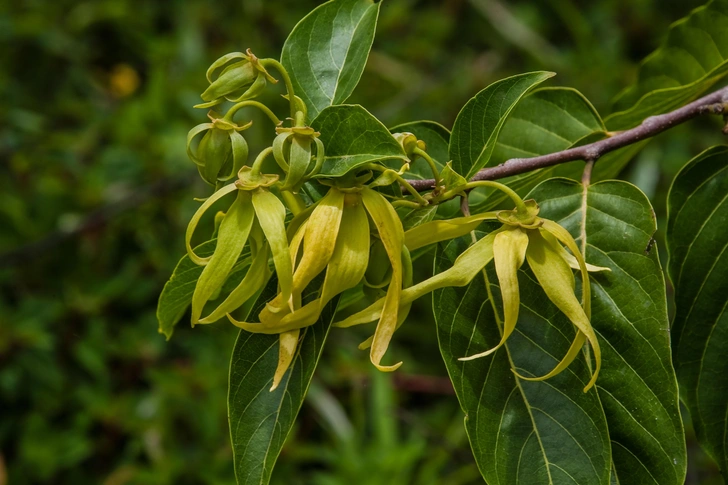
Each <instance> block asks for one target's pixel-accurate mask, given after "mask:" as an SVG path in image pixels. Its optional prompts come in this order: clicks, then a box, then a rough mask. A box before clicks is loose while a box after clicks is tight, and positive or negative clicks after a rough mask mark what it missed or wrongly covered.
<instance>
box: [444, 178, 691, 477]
mask: <svg viewBox="0 0 728 485" xmlns="http://www.w3.org/2000/svg"><path fill="white" fill-rule="evenodd" d="M529 197H534V198H535V199H536V200H537V201H538V202H539V204H540V206H541V215H543V216H544V217H548V218H551V219H553V220H556V221H557V222H559V223H560V224H562V225H563V226H564V227H566V228H567V229H568V230H569V231H570V232H571V233H572V235H574V237H575V238H577V241H578V242H579V243H580V244H581V245H582V247H583V245H585V246H586V255H587V261H588V262H590V263H592V264H596V265H600V266H607V267H609V268H611V272H607V273H595V274H592V275H591V284H592V324H593V325H594V328H595V330H596V332H597V335H598V336H599V341H600V345H601V349H602V355H603V367H602V371H601V374H600V376H599V380H598V381H597V392H594V391H590V392H589V393H587V394H585V395H584V394H581V387H580V386H582V385H583V383H584V382H585V379H586V377H585V361H584V360H583V358H580V359H578V360H577V361H576V362H575V363H574V364H572V365H571V366H570V367H569V369H567V370H566V371H565V372H564V373H562V374H560V375H559V376H557V377H555V378H553V379H551V380H549V381H546V382H543V383H529V382H519V380H518V379H517V378H515V377H514V376H513V374H512V373H511V372H510V364H509V357H510V358H511V359H513V361H514V363H515V365H516V366H518V368H519V370H520V369H526V370H528V372H530V373H533V374H540V373H543V372H544V371H545V370H549V369H550V367H552V366H553V365H554V363H555V358H560V357H561V356H562V355H563V354H564V352H565V350H566V347H568V343H569V340H568V339H570V338H571V336H572V335H573V330H572V329H571V326H570V324H569V323H568V322H566V321H565V318H564V317H563V315H561V313H560V312H558V311H557V310H556V309H555V308H554V307H553V305H552V304H551V303H550V302H549V301H548V299H546V298H544V295H543V290H541V288H540V287H538V286H537V285H536V284H535V282H534V280H533V277H532V276H531V274H530V271H529V270H524V271H521V273H520V274H519V283H520V285H521V304H522V306H521V316H520V317H519V321H518V325H517V330H516V333H515V334H514V335H512V336H511V338H510V339H509V341H508V343H507V345H506V349H503V350H500V351H498V352H496V354H495V355H494V356H492V357H486V358H484V359H480V361H477V360H476V361H474V362H466V363H462V362H458V361H457V360H455V358H456V357H459V356H461V355H464V354H465V353H468V354H471V353H474V352H476V351H479V350H482V349H485V348H488V347H490V346H493V345H495V344H496V343H497V341H498V339H499V338H500V334H499V332H498V327H497V326H496V323H495V321H494V317H493V310H492V306H491V303H490V298H487V293H486V292H485V288H484V286H483V281H482V278H479V279H477V281H473V283H471V285H470V286H469V287H467V288H464V289H457V290H454V289H449V290H445V291H442V292H440V293H439V294H436V296H435V308H436V316H437V324H438V332H439V337H440V345H441V350H442V352H443V356H444V357H445V362H446V364H447V366H448V370H449V372H450V375H451V378H452V380H453V383H454V385H455V388H456V390H457V392H458V395H459V398H460V401H461V405H462V406H463V408H464V410H465V412H466V414H467V415H468V416H469V418H468V419H467V421H466V427H467V429H468V433H469V436H470V439H471V442H472V443H473V450H474V453H475V456H476V459H477V460H478V462H479V464H480V467H481V471H482V472H483V475H484V477H485V478H486V480H488V481H489V483H491V482H492V483H498V482H500V483H517V480H519V479H521V480H524V481H525V482H526V483H533V484H535V485H538V484H540V483H547V484H548V483H579V484H580V485H582V484H591V483H599V484H601V483H605V484H606V483H610V480H611V483H620V484H622V485H625V484H635V485H637V484H639V485H644V484H657V485H682V484H683V483H684V479H685V462H686V457H685V442H684V435H683V430H682V422H681V420H680V413H679V407H678V402H677V387H676V384H675V377H674V372H673V370H672V366H671V362H670V347H669V335H668V332H667V328H668V324H667V310H666V301H665V288H664V279H663V276H662V271H661V269H660V265H659V259H658V256H657V249H656V248H654V247H652V248H651V250H650V251H646V248H647V246H648V244H649V242H650V240H651V236H652V234H653V233H654V231H655V221H654V218H653V215H652V208H651V207H650V205H649V202H648V200H647V199H646V198H645V197H644V195H643V194H642V193H641V192H639V190H638V189H636V188H635V187H634V186H632V185H630V184H627V183H624V182H601V183H597V184H594V185H592V186H590V187H589V189H588V191H587V192H586V194H585V193H584V189H583V186H582V185H581V184H579V183H576V182H574V181H570V180H565V179H553V180H550V181H547V182H545V183H543V184H541V185H539V186H538V187H537V188H536V189H535V190H533V191H532V192H531V194H530V195H529ZM445 254H448V255H450V257H449V258H447V259H445V258H443V257H442V256H440V258H438V261H439V263H440V269H442V268H443V267H445V266H447V264H448V262H447V261H448V260H450V261H451V260H452V257H454V256H456V255H457V251H452V250H451V251H446V252H445ZM488 277H489V281H490V283H491V291H492V294H493V296H494V297H495V300H496V303H497V305H496V306H497V307H498V308H499V311H502V310H500V298H499V295H500V293H499V290H498V288H497V286H496V283H497V279H496V277H495V274H494V272H493V271H492V270H491V269H489V271H488ZM486 299H487V301H486V302H485V303H483V301H484V300H486ZM438 303H439V304H438ZM453 314H456V315H457V316H455V317H454V318H453V316H452V315H453ZM478 362H480V363H479V364H478ZM522 372H523V371H522ZM540 386H543V387H540ZM528 409H538V410H544V411H545V412H546V413H548V414H549V415H552V416H554V419H555V421H553V420H552V421H547V420H545V419H544V420H541V421H539V420H538V419H535V420H534V419H532V418H531V416H532V415H535V416H537V417H541V415H540V414H539V413H540V411H539V412H537V413H536V414H529V413H528ZM585 413H586V414H585ZM585 415H588V416H590V417H591V418H592V419H593V421H591V420H587V419H585V418H584V416H585ZM473 416H477V417H480V416H482V417H480V418H479V419H473ZM605 418H606V423H605V422H604V421H603V420H604V419H605ZM554 423H558V424H559V425H560V426H555V425H554ZM604 426H608V433H607V430H606V429H605V428H604ZM565 430H568V432H569V434H570V436H569V435H566V436H564V437H561V436H560V433H564V432H565ZM531 433H538V434H539V437H540V440H539V441H537V442H535V443H531V440H530V438H528V436H530V435H531ZM607 436H608V437H609V438H608V439H606V437H607ZM605 439H606V441H605ZM610 440H611V443H610ZM577 445H578V446H577ZM495 450H498V451H495ZM521 450H524V451H523V453H521ZM526 453H528V454H526ZM610 455H611V459H610V458H609V457H610ZM544 456H545V457H546V458H544ZM514 457H522V458H521V459H520V461H519V460H518V459H517V458H514ZM546 460H548V463H549V465H548V466H547V467H546V466H544V462H545V461H546ZM538 465H541V466H542V468H539V469H538V470H534V469H533V468H534V467H537V466H538ZM592 466H593V467H594V468H592ZM610 468H613V469H614V470H615V473H616V475H617V478H618V482H617V480H616V478H615V477H614V476H612V477H611V479H610ZM546 470H549V471H550V472H552V474H551V477H550V479H551V481H549V476H548V475H547V473H546ZM564 472H566V473H569V475H571V477H572V479H571V481H570V479H569V478H568V477H567V476H565V475H563V473H564ZM526 474H529V475H526ZM575 474H578V475H575ZM527 476H532V477H533V478H530V479H525V478H521V477H527Z"/></svg>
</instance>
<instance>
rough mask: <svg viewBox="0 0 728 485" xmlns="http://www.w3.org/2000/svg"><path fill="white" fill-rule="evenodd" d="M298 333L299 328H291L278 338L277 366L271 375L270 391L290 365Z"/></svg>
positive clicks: (279, 381)
mask: <svg viewBox="0 0 728 485" xmlns="http://www.w3.org/2000/svg"><path fill="white" fill-rule="evenodd" d="M300 333H301V331H300V330H291V331H290V332H285V333H282V334H281V335H280V337H279V338H278V367H277V368H276V373H275V375H274V376H273V385H272V386H271V388H270V392H273V391H275V390H276V388H277V387H278V384H280V383H281V379H283V375H284V374H285V373H286V371H287V370H288V368H289V367H290V366H291V362H293V357H294V356H295V355H296V347H298V336H299V334H300Z"/></svg>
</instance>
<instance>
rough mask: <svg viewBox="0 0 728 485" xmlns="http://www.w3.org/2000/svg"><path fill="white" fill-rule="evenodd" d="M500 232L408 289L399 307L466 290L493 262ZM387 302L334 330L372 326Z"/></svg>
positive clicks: (481, 240)
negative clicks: (433, 295) (442, 292)
mask: <svg viewBox="0 0 728 485" xmlns="http://www.w3.org/2000/svg"><path fill="white" fill-rule="evenodd" d="M498 232H500V230H499V231H494V232H491V233H490V234H488V235H487V236H485V237H484V238H483V239H480V240H479V241H477V242H475V243H474V244H473V245H471V246H470V247H469V248H468V249H466V250H465V251H463V252H462V254H460V256H458V258H457V259H456V260H455V263H454V264H453V265H452V267H451V268H449V269H447V270H445V271H443V272H442V273H438V274H436V275H434V276H432V277H431V278H428V279H426V280H425V281H422V282H421V283H418V284H416V285H414V286H412V287H409V288H405V289H404V290H403V291H402V295H401V297H400V305H405V304H407V303H411V302H413V301H415V300H416V299H417V298H420V297H421V296H424V295H426V294H427V293H430V292H431V291H435V290H438V289H440V288H445V287H448V286H465V285H467V284H468V283H470V281H472V279H473V278H474V277H475V275H477V274H478V273H479V272H480V271H481V270H482V269H483V268H484V267H485V265H487V264H488V263H489V262H490V260H492V259H493V241H494V240H495V236H496V234H498ZM383 308H384V298H380V299H379V300H377V301H375V302H374V303H372V304H371V305H369V306H368V307H367V308H365V309H364V310H362V311H360V312H357V313H355V314H353V315H351V316H349V317H348V318H346V319H344V320H342V321H340V322H336V323H334V326H335V327H339V328H346V327H352V326H354V325H361V324H364V323H369V322H373V321H374V320H376V319H378V318H379V317H380V315H381V314H382V309H383Z"/></svg>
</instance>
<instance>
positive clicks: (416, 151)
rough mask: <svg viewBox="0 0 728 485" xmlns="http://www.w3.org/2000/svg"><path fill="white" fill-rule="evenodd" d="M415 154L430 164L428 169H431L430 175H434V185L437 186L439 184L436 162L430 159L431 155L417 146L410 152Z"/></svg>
mask: <svg viewBox="0 0 728 485" xmlns="http://www.w3.org/2000/svg"><path fill="white" fill-rule="evenodd" d="M412 153H414V154H415V155H419V156H421V157H422V158H424V159H425V161H426V162H427V164H428V165H429V166H430V170H431V171H432V176H433V177H435V179H434V180H435V187H438V186H439V185H440V171H439V170H438V169H437V164H436V163H435V161H434V160H433V159H432V157H431V156H430V155H429V154H428V153H427V152H426V151H424V150H421V149H419V148H415V149H414V151H413V152H412Z"/></svg>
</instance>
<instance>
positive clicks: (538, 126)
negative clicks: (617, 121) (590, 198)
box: [470, 87, 646, 212]
mask: <svg viewBox="0 0 728 485" xmlns="http://www.w3.org/2000/svg"><path fill="white" fill-rule="evenodd" d="M605 136H606V128H605V127H604V123H603V122H602V119H601V118H600V116H599V114H598V113H597V111H596V110H595V109H594V107H593V106H592V104H591V103H590V102H589V100H587V99H586V98H585V97H584V96H583V95H582V94H581V93H580V92H579V91H577V90H575V89H571V88H563V87H554V88H540V89H536V90H534V91H533V92H531V93H529V94H528V95H526V96H525V97H524V98H523V99H522V100H521V101H520V102H519V103H518V105H516V107H515V108H514V109H513V112H512V113H511V115H510V116H509V117H508V119H507V120H506V123H505V125H504V126H503V129H502V130H501V133H500V135H499V137H498V141H497V143H496V147H495V150H494V152H493V157H492V159H491V161H490V162H489V163H488V165H490V166H494V165H498V164H501V163H504V162H506V161H507V160H509V159H511V158H529V157H535V156H539V155H545V154H548V153H553V152H558V151H561V150H565V149H567V148H571V147H574V146H578V145H583V144H585V143H591V142H594V141H597V140H599V139H602V138H604V137H605ZM645 143H646V142H642V143H638V144H636V145H632V146H629V147H626V148H624V149H621V150H618V151H615V152H611V153H608V154H607V155H605V156H604V157H602V158H601V159H600V160H599V163H598V164H596V165H595V167H594V172H593V173H592V180H594V181H598V180H604V179H609V178H614V177H616V176H617V175H618V174H619V173H620V172H621V171H622V169H623V168H624V167H625V165H626V164H627V162H629V161H630V160H631V159H632V157H634V155H635V154H636V153H637V152H638V151H639V150H641V149H642V147H643V146H644V144H645ZM583 170H584V162H583V161H581V160H577V161H574V162H570V163H564V164H560V165H555V166H553V167H548V168H545V169H541V170H535V171H533V172H528V173H525V174H521V175H515V176H513V177H508V178H506V179H503V180H501V181H502V182H503V183H505V184H507V185H508V186H509V187H511V188H512V189H514V190H515V191H516V192H518V193H519V194H520V195H522V196H525V195H526V194H527V193H528V191H529V190H531V189H532V188H533V187H535V186H536V185H538V184H539V183H541V182H543V181H544V180H547V179H549V178H552V177H567V178H570V179H574V180H580V179H581V174H582V171H583ZM505 200H506V196H504V195H503V194H502V193H501V192H499V191H493V190H484V189H478V190H477V191H474V192H473V193H472V194H471V197H470V202H471V207H472V209H473V211H474V212H482V211H486V210H490V209H492V208H494V207H496V206H498V205H499V204H501V203H502V202H504V201H505Z"/></svg>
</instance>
